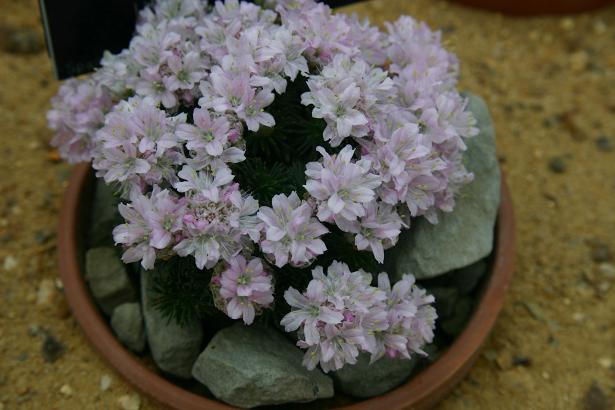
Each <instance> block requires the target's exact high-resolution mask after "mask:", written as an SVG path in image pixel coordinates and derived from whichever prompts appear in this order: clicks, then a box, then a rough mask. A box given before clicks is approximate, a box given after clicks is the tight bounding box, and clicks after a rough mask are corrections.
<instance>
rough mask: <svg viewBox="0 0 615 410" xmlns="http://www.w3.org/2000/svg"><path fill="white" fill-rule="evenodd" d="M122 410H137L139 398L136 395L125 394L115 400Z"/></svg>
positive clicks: (139, 402)
mask: <svg viewBox="0 0 615 410" xmlns="http://www.w3.org/2000/svg"><path fill="white" fill-rule="evenodd" d="M117 402H118V403H119V405H120V406H121V407H122V409H123V410H139V408H140V407H141V397H139V396H138V395H137V394H130V395H128V394H126V395H124V396H121V397H120V398H119V399H117Z"/></svg>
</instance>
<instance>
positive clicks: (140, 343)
mask: <svg viewBox="0 0 615 410" xmlns="http://www.w3.org/2000/svg"><path fill="white" fill-rule="evenodd" d="M111 327H112V328H113V331H114V332H115V334H116V335H117V338H118V339H120V341H121V342H122V343H124V345H126V347H128V348H129V349H130V350H132V351H133V352H137V353H140V352H142V351H143V350H144V349H145V328H144V326H143V314H142V313H141V305H140V304H139V303H124V304H123V305H120V306H118V307H116V308H115V310H114V311H113V315H112V316H111Z"/></svg>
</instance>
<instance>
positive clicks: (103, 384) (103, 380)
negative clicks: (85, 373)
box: [100, 374, 111, 391]
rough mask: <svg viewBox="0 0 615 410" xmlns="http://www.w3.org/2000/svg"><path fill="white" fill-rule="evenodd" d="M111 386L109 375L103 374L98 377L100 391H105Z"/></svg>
mask: <svg viewBox="0 0 615 410" xmlns="http://www.w3.org/2000/svg"><path fill="white" fill-rule="evenodd" d="M109 387H111V376H109V375H108V374H103V375H102V376H101V377H100V391H107V390H109Z"/></svg>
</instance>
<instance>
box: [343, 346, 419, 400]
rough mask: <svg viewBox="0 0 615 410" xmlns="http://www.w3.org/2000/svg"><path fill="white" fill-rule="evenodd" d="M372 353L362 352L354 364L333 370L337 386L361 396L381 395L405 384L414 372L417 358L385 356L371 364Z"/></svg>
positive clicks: (355, 395) (345, 391)
mask: <svg viewBox="0 0 615 410" xmlns="http://www.w3.org/2000/svg"><path fill="white" fill-rule="evenodd" d="M369 358H370V355H369V354H366V353H361V354H360V355H359V359H358V361H357V363H356V364H354V365H346V366H344V367H343V368H341V369H340V370H338V371H336V372H333V373H332V374H331V376H332V377H333V379H334V380H335V385H336V388H339V389H340V390H341V391H343V392H344V393H346V394H348V395H350V396H354V397H360V398H366V397H373V396H379V395H381V394H384V393H386V392H388V391H390V390H393V389H394V388H396V387H398V386H400V385H401V384H403V383H404V382H405V381H406V380H408V378H409V377H410V374H411V373H412V370H413V369H414V367H415V365H416V362H417V361H416V359H414V358H413V359H410V360H408V359H391V358H390V357H387V356H385V357H383V358H381V359H380V360H378V361H376V362H374V363H373V364H371V365H370V364H369Z"/></svg>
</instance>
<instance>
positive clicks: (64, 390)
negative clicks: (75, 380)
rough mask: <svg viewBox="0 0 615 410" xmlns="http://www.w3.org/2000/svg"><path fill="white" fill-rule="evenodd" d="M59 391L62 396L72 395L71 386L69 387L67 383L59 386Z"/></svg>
mask: <svg viewBox="0 0 615 410" xmlns="http://www.w3.org/2000/svg"><path fill="white" fill-rule="evenodd" d="M60 393H62V394H63V395H64V396H67V397H68V396H72V395H73V388H72V387H70V386H69V385H68V384H65V385H63V386H62V387H60Z"/></svg>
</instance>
